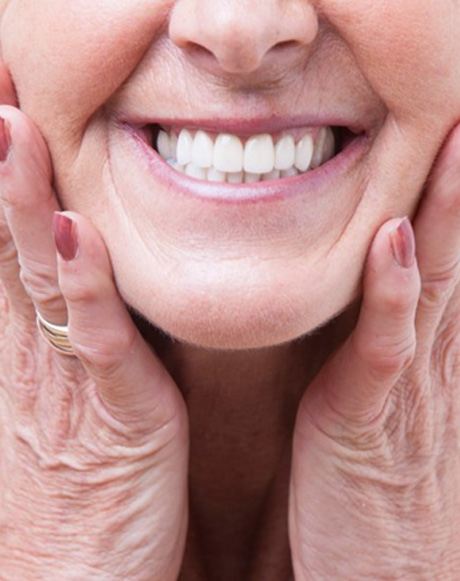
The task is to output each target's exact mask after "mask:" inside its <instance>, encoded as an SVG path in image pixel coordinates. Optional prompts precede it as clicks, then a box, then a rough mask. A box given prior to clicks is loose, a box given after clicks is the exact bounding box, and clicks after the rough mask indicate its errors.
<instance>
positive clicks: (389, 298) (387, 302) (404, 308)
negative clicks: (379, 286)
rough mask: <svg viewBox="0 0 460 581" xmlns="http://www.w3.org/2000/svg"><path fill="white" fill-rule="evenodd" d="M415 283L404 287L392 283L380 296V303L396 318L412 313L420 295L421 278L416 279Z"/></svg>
mask: <svg viewBox="0 0 460 581" xmlns="http://www.w3.org/2000/svg"><path fill="white" fill-rule="evenodd" d="M414 283H415V284H410V285H408V286H403V287H398V286H397V285H392V286H391V287H390V288H388V289H386V290H385V293H384V294H383V295H382V296H381V297H380V298H379V304H380V305H381V306H382V307H383V309H384V310H385V312H388V313H389V314H390V316H393V317H396V318H402V317H407V316H408V315H410V313H411V312H412V310H413V308H414V306H415V305H416V304H417V302H418V300H419V297H420V280H417V281H414ZM415 285H416V286H415Z"/></svg>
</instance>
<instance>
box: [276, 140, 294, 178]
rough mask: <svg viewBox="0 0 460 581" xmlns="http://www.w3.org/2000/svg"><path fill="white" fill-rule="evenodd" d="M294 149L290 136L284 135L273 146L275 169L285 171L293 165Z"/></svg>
mask: <svg viewBox="0 0 460 581" xmlns="http://www.w3.org/2000/svg"><path fill="white" fill-rule="evenodd" d="M295 158H296V148H295V141H294V138H293V137H292V135H285V136H284V137H282V138H281V139H280V140H279V141H278V143H277V144H276V146H275V169H279V170H286V169H289V168H290V167H292V166H293V165H294V164H295Z"/></svg>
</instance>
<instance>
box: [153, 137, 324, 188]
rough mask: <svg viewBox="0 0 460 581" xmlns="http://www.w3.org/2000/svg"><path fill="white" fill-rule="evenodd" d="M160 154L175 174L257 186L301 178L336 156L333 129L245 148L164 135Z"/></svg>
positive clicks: (237, 142)
mask: <svg viewBox="0 0 460 581" xmlns="http://www.w3.org/2000/svg"><path fill="white" fill-rule="evenodd" d="M156 145H157V149H158V152H159V154H160V155H161V156H162V157H163V159H165V160H167V161H168V163H169V164H170V165H171V166H172V167H174V168H175V169H176V170H178V171H181V172H183V173H186V174H187V175H189V176H191V177H194V178H198V179H205V180H209V181H222V182H223V181H227V182H229V183H242V182H246V183H248V182H257V181H260V180H273V179H279V178H280V177H288V176H293V175H298V174H299V173H303V172H306V171H308V170H310V169H314V168H316V167H318V166H320V165H321V164H323V163H324V162H326V161H328V160H329V159H330V158H331V157H332V156H333V155H334V151H335V138H334V134H333V132H332V129H331V128H330V127H322V128H321V129H319V130H313V129H311V130H308V129H307V130H305V131H304V132H303V133H302V135H301V137H300V138H299V139H298V140H297V143H296V140H295V138H294V137H293V135H290V134H288V133H284V134H283V135H281V136H280V137H278V138H276V139H275V140H274V139H273V137H272V136H271V135H270V134H268V133H266V134H262V135H254V136H253V137H250V138H248V139H247V140H246V142H245V143H243V141H242V140H241V139H240V138H239V137H237V136H236V135H230V134H228V133H221V134H219V135H212V134H210V133H207V132H206V131H202V130H199V131H190V130H188V129H182V130H181V131H180V133H179V135H178V136H177V135H176V134H175V133H174V131H170V132H169V133H167V132H166V131H163V130H161V131H160V132H159V134H158V138H157V144H156Z"/></svg>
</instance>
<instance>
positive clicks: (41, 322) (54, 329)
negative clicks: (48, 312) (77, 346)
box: [37, 311, 75, 357]
mask: <svg viewBox="0 0 460 581" xmlns="http://www.w3.org/2000/svg"><path fill="white" fill-rule="evenodd" d="M37 327H38V329H39V330H40V332H41V334H42V336H43V337H44V338H45V339H46V340H47V341H48V343H49V344H50V345H51V347H52V348H53V349H55V350H56V351H58V352H59V353H61V354H62V355H70V356H73V357H74V356H75V353H74V350H73V348H72V345H71V343H70V341H69V327H68V325H54V324H53V323H49V322H48V321H47V320H46V319H45V318H44V317H42V315H40V313H39V312H38V311H37Z"/></svg>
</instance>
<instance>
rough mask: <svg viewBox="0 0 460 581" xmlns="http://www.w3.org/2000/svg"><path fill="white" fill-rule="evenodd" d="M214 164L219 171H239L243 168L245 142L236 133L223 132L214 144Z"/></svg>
mask: <svg viewBox="0 0 460 581" xmlns="http://www.w3.org/2000/svg"><path fill="white" fill-rule="evenodd" d="M213 165H214V167H215V168H216V169H218V170H219V171H224V172H235V173H238V172H240V171H241V170H242V169H243V144H242V143H241V140H240V139H239V138H238V137H235V135H228V134H226V133H223V134H221V135H219V136H218V138H217V139H216V143H215V145H214V162H213Z"/></svg>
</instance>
